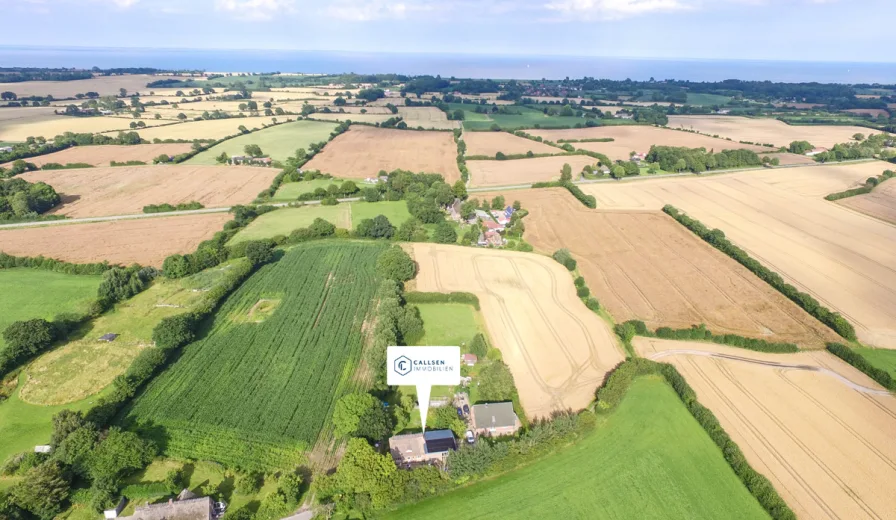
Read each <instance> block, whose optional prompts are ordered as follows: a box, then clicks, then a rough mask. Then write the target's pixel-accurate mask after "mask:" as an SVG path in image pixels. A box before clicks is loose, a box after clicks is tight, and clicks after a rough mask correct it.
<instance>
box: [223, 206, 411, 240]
mask: <svg viewBox="0 0 896 520" xmlns="http://www.w3.org/2000/svg"><path fill="white" fill-rule="evenodd" d="M377 215H385V216H386V218H388V219H389V222H391V223H392V225H393V226H395V227H398V226H399V225H401V223H402V222H404V221H405V220H407V219H409V218H410V217H411V214H410V213H408V207H407V203H406V202H405V201H403V200H399V201H383V202H350V203H341V204H337V205H335V206H322V205H320V204H314V205H308V206H302V207H299V208H283V209H278V210H276V211H271V212H270V213H265V214H264V215H261V216H260V217H258V218H257V219H255V220H254V221H253V222H252V223H251V224H249V225H248V226H247V227H246V228H245V229H243V230H242V231H240V232H239V233H237V235H236V236H235V237H233V239H232V240H231V241H230V243H231V244H236V243H239V242H244V241H246V240H258V239H261V238H273V237H275V236H277V235H284V236H286V235H289V234H290V233H291V232H292V231H293V230H295V229H299V228H303V227H308V226H309V225H310V224H311V223H312V222H314V219H316V218H322V219H324V220H326V221H328V222H330V223H331V224H333V225H335V226H336V227H338V228H345V229H348V228H355V227H356V226H357V225H358V224H359V223H360V222H361V221H362V220H364V219H366V218H374V217H376V216H377Z"/></svg>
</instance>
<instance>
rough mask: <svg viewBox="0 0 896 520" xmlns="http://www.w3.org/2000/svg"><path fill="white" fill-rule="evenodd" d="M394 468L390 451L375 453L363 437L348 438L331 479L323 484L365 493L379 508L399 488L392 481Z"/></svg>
mask: <svg viewBox="0 0 896 520" xmlns="http://www.w3.org/2000/svg"><path fill="white" fill-rule="evenodd" d="M397 471H398V469H397V468H396V467H395V463H394V462H393V461H392V457H391V456H390V455H388V454H383V455H381V454H379V453H377V452H376V451H374V449H373V448H372V447H371V446H370V445H369V444H368V443H367V441H365V440H364V439H350V440H349V441H348V445H347V447H346V450H345V454H344V455H343V457H342V460H341V461H340V462H339V467H338V468H337V469H336V473H335V475H334V477H333V480H332V482H329V484H330V485H329V486H323V487H324V489H332V488H335V489H336V490H338V492H339V493H348V494H352V495H355V494H359V495H368V496H369V497H370V503H371V505H372V506H373V507H374V508H382V507H385V506H386V505H387V504H388V503H389V502H390V501H391V500H392V499H393V498H394V497H395V494H396V493H397V491H398V490H397V489H395V487H394V486H392V483H391V480H392V477H393V476H394V475H395V473H396V472H397ZM323 494H324V495H326V494H327V493H323Z"/></svg>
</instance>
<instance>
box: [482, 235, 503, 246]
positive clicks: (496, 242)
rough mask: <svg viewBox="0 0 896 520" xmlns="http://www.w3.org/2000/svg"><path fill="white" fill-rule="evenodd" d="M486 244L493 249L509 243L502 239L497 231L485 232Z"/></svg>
mask: <svg viewBox="0 0 896 520" xmlns="http://www.w3.org/2000/svg"><path fill="white" fill-rule="evenodd" d="M485 243H486V245H489V246H492V247H503V246H504V244H506V243H507V241H506V240H504V237H502V236H501V234H500V233H498V232H497V231H486V232H485Z"/></svg>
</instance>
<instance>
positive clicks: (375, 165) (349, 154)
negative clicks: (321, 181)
mask: <svg viewBox="0 0 896 520" xmlns="http://www.w3.org/2000/svg"><path fill="white" fill-rule="evenodd" d="M456 156H457V145H456V144H455V143H454V137H453V135H452V134H451V132H418V131H413V130H392V129H387V128H376V127H370V126H361V125H358V126H352V127H351V129H349V130H348V131H347V132H345V133H343V134H341V135H339V136H338V137H336V139H333V140H332V141H330V143H329V144H328V145H327V146H326V147H325V148H324V150H323V152H321V153H319V154H317V155H315V156H314V159H311V161H309V162H308V164H306V165H305V166H304V169H305V170H320V171H322V172H324V173H330V174H332V175H333V176H334V177H339V178H341V179H364V178H367V177H376V176H377V175H378V174H379V172H380V170H385V171H387V172H390V171H392V170H395V169H399V168H400V169H403V170H410V171H412V172H417V173H419V172H426V173H440V174H442V175H443V176H444V177H445V181H446V182H448V183H453V182H454V181H456V180H458V179H460V170H458V169H457V161H456Z"/></svg>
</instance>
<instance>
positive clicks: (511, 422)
mask: <svg viewBox="0 0 896 520" xmlns="http://www.w3.org/2000/svg"><path fill="white" fill-rule="evenodd" d="M516 420H517V419H516V414H515V413H514V412H513V403H488V404H477V405H474V406H473V422H474V423H475V424H474V425H475V426H476V428H503V427H506V426H515V425H516Z"/></svg>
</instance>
